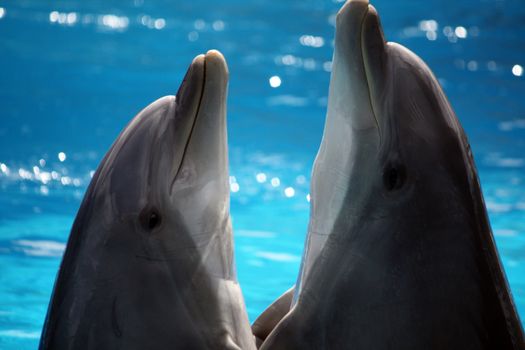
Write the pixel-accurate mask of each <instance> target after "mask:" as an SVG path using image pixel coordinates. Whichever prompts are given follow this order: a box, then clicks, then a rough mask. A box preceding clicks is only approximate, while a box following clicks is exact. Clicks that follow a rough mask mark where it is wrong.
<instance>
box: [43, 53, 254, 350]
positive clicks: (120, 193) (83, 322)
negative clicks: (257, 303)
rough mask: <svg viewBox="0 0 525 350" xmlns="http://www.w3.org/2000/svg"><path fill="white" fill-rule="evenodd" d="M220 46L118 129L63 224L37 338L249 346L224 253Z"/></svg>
mask: <svg viewBox="0 0 525 350" xmlns="http://www.w3.org/2000/svg"><path fill="white" fill-rule="evenodd" d="M227 83H228V69H227V66H226V62H225V60H224V58H223V56H222V55H221V54H220V53H219V52H218V51H209V52H208V53H207V54H206V55H200V56H197V57H196V58H195V59H194V61H193V62H192V64H191V66H190V67H189V69H188V72H187V73H186V77H185V78H184V81H183V83H182V85H181V87H180V88H179V91H178V93H177V96H176V97H175V96H167V97H164V98H161V99H159V100H157V101H155V102H153V103H152V104H151V105H149V106H148V107H146V108H145V109H144V110H143V111H141V112H140V113H139V114H138V115H137V116H136V117H135V118H134V119H133V120H132V121H131V122H130V123H129V125H128V126H127V127H126V128H125V129H124V130H123V131H122V132H121V134H120V135H119V137H118V138H117V140H116V141H115V143H114V144H113V146H112V147H111V149H110V150H109V152H108V153H107V154H106V156H105V158H104V159H103V160H102V162H101V164H100V166H99V168H98V169H97V171H96V173H95V175H94V176H93V179H92V181H91V184H90V185H89V188H88V190H87V192H86V195H85V197H84V200H83V202H82V204H81V207H80V209H79V212H78V215H77V217H76V219H75V222H74V224H73V228H72V230H71V234H70V237H69V241H68V244H67V248H66V251H65V254H64V257H63V260H62V264H61V266H60V270H59V274H58V277H57V280H56V283H55V287H54V291H53V296H52V299H51V303H50V306H49V310H48V314H47V318H46V322H45V325H44V329H43V334H42V338H41V341H40V349H41V350H45V349H254V348H255V343H254V341H253V336H252V334H251V331H250V325H249V322H248V317H247V314H246V308H245V304H244V300H243V297H242V294H241V290H240V287H239V284H238V282H237V280H236V271H235V266H234V260H233V242H232V228H231V220H230V215H229V186H228V156H227V139H226V138H227V136H226V96H227Z"/></svg>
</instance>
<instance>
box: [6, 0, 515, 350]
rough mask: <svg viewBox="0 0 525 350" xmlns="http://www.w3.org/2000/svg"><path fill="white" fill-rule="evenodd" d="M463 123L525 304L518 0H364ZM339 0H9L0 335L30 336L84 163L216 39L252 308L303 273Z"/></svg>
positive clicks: (87, 170)
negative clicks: (224, 65) (435, 81)
mask: <svg viewBox="0 0 525 350" xmlns="http://www.w3.org/2000/svg"><path fill="white" fill-rule="evenodd" d="M372 3H373V5H375V6H376V8H377V9H378V11H379V13H380V15H381V18H382V21H383V25H384V31H385V34H386V36H387V38H388V39H389V40H391V41H396V42H399V43H401V44H403V45H405V46H407V47H409V48H410V49H411V50H413V51H415V52H416V53H417V54H418V55H420V56H421V57H422V58H423V59H424V60H425V61H426V62H427V63H428V65H429V66H430V67H431V69H432V70H433V71H434V73H435V74H436V76H437V77H438V78H439V80H440V82H441V84H442V85H443V87H444V89H445V92H446V93H447V95H448V97H449V99H450V101H451V103H452V105H453V107H454V108H455V110H456V112H457V114H458V116H459V118H460V120H461V122H462V123H463V126H464V128H465V129H466V132H467V134H468V136H469V138H470V142H471V144H472V148H473V150H474V154H475V158H476V161H477V165H478V168H479V174H480V177H481V181H482V185H483V191H484V195H485V199H486V203H487V207H488V211H489V214H490V219H491V222H492V226H493V229H494V233H495V237H496V241H497V245H498V248H499V251H500V253H501V257H502V260H503V264H504V266H505V269H506V273H507V276H508V279H509V281H510V284H511V287H512V291H513V294H514V298H515V301H516V303H517V306H518V308H519V311H520V313H521V314H522V318H523V317H525V316H523V315H525V177H524V174H525V172H524V170H525V152H524V151H525V73H524V72H523V69H524V67H525V27H524V26H523V24H524V23H525V5H524V3H523V1H521V0H497V1H496V0H484V1H480V0H457V1H453V2H443V1H437V0H427V1H391V0H376V1H373V2H372ZM341 5H342V3H341V1H329V0H325V1H319V0H315V1H314V0H300V1H298V0H297V1H292V0H288V1H272V2H269V1H263V0H243V1H240V0H222V1H211V0H208V1H205V0H192V1H181V0H179V1H148V0H125V1H124V0H121V1H116V0H104V1H101V0H97V1H79V0H72V1H42V0H19V1H0V348H2V349H17V350H19V349H35V348H36V346H37V344H38V339H39V336H40V330H41V327H42V324H43V320H44V316H45V312H46V309H47V304H48V301H49V297H50V293H51V289H52V286H53V282H54V278H55V275H56V272H57V268H58V265H59V262H60V257H61V254H62V252H63V249H64V246H65V242H66V240H67V237H68V233H69V229H70V226H71V224H72V221H73V219H74V216H75V214H76V211H77V209H78V206H79V203H80V200H81V199H82V196H83V192H84V190H85V188H86V186H87V184H88V183H89V181H90V174H91V173H92V171H93V170H94V169H96V167H97V164H98V162H99V161H100V159H101V158H102V157H103V155H104V153H105V151H106V150H107V149H108V147H109V146H110V144H111V143H112V142H113V140H114V139H115V137H116V136H117V135H118V133H119V131H120V130H121V129H122V128H123V127H124V126H125V125H126V123H127V122H128V121H129V120H130V118H132V117H133V116H134V115H135V114H136V113H137V112H138V111H139V110H141V109H142V108H143V107H145V106H146V105H147V104H149V103H150V102H152V101H153V100H155V99H157V98H158V97H160V96H163V95H168V94H174V93H176V91H177V88H178V86H179V83H180V81H181V79H182V77H183V74H184V73H185V71H186V68H187V66H188V64H189V63H190V62H191V60H192V58H193V57H194V56H196V55H197V54H199V53H203V52H206V51H207V50H208V49H211V48H216V49H219V50H221V51H222V52H223V54H224V55H225V57H226V59H227V60H228V64H229V68H230V75H231V80H230V90H229V92H230V94H229V99H228V124H229V125H228V126H229V143H230V163H231V164H230V168H231V189H232V197H231V208H232V216H233V223H234V229H235V235H236V255H237V264H238V273H239V280H240V282H241V285H242V288H243V291H244V295H245V298H246V303H247V307H248V312H249V316H250V320H252V321H253V320H254V318H255V317H256V316H257V315H258V314H259V312H261V311H262V310H263V309H264V308H265V307H266V306H267V305H268V304H269V303H270V302H271V301H272V300H273V299H274V298H275V297H277V296H278V295H279V294H281V293H282V292H283V291H284V290H285V289H287V288H289V287H290V286H291V285H292V284H293V283H294V282H295V279H296V275H297V271H298V268H299V263H300V258H301V254H302V249H303V241H304V237H305V232H306V226H307V222H308V211H309V203H308V200H307V195H308V191H309V179H310V169H311V165H312V162H313V159H314V157H315V154H316V152H317V148H318V146H319V142H320V139H321V135H322V130H323V125H324V117H325V109H326V103H327V92H328V83H329V78H330V60H331V57H332V49H333V47H332V41H333V35H334V19H335V17H334V16H335V13H336V12H337V10H338V8H339V7H340V6H341Z"/></svg>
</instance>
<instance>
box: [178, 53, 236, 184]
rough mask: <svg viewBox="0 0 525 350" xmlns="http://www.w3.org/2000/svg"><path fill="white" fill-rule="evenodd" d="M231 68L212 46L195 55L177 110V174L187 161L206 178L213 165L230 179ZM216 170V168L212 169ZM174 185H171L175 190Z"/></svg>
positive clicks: (179, 92) (179, 95)
mask: <svg viewBox="0 0 525 350" xmlns="http://www.w3.org/2000/svg"><path fill="white" fill-rule="evenodd" d="M227 84H228V68H227V65H226V61H225V59H224V57H223V56H222V54H221V53H220V52H218V51H216V50H210V51H208V52H207V53H206V54H205V55H199V56H197V57H195V59H194V60H193V62H192V63H191V65H190V67H189V68H188V71H187V73H186V76H185V77H184V80H183V82H182V84H181V86H180V88H179V91H178V92H177V96H176V103H177V104H176V108H175V111H174V118H175V120H174V126H175V127H174V130H175V133H176V135H175V138H174V139H175V140H176V144H175V149H176V150H177V151H176V153H175V159H173V164H174V165H175V175H174V179H173V182H172V186H171V187H173V184H174V182H175V181H176V179H177V178H178V177H179V175H180V174H179V172H180V171H181V169H182V167H183V162H189V163H191V165H192V166H191V168H192V169H193V172H194V173H195V174H198V176H199V177H201V178H202V176H203V175H205V174H208V173H210V171H211V170H212V169H214V172H215V173H216V174H217V171H220V172H221V173H224V174H222V176H221V178H222V177H224V178H225V179H226V180H225V181H227V177H228V174H227V170H228V166H227V164H228V158H227V137H226V96H227ZM211 172H212V173H213V171H211ZM171 190H172V189H170V191H171Z"/></svg>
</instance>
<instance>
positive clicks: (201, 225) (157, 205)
mask: <svg viewBox="0 0 525 350" xmlns="http://www.w3.org/2000/svg"><path fill="white" fill-rule="evenodd" d="M227 81H228V70H227V66H226V63H225V61H224V58H223V57H222V55H221V54H220V53H219V52H217V51H210V52H208V53H207V54H206V55H200V56H197V57H196V58H195V59H194V60H193V62H192V64H191V65H190V67H189V69H188V71H187V73H186V76H185V78H184V81H183V82H182V84H181V86H180V88H179V91H178V93H177V95H176V96H167V97H164V98H161V99H159V100H157V101H156V102H154V103H152V104H151V105H149V106H148V107H146V108H145V109H144V110H143V111H141V112H140V113H139V114H138V115H137V116H136V117H135V118H134V119H133V120H132V121H131V122H130V124H129V125H128V126H127V127H126V128H125V129H124V131H123V132H122V133H121V135H120V136H119V137H118V139H117V141H116V142H115V143H114V145H113V146H112V148H111V150H110V151H109V152H108V154H107V155H106V158H105V159H104V161H103V162H102V165H101V166H100V170H99V174H97V175H95V177H96V178H95V179H94V181H93V188H92V189H91V190H90V193H93V194H94V195H95V197H96V198H97V199H98V200H96V201H95V202H98V201H102V202H103V203H104V207H105V209H104V210H103V211H102V212H101V214H102V215H103V218H100V219H99V220H97V221H98V222H103V223H105V225H113V226H121V227H122V229H123V230H126V231H128V232H133V234H128V235H127V236H126V237H125V238H124V237H122V238H123V239H128V240H133V239H135V240H138V241H139V242H141V245H142V249H140V250H141V251H136V252H135V253H136V254H137V256H139V257H143V258H144V259H153V260H155V259H161V260H162V259H168V260H169V259H171V258H174V257H176V258H177V259H182V258H183V256H184V255H185V254H188V253H187V251H188V250H187V249H184V248H185V247H186V248H188V247H192V248H193V250H195V249H196V250H195V251H196V252H198V253H199V255H200V256H201V258H203V259H204V260H203V263H205V264H206V261H205V259H206V258H210V259H211V258H212V257H213V254H208V255H206V254H205V253H206V252H204V251H201V250H200V248H202V247H206V246H208V244H210V241H211V240H214V239H219V240H222V237H221V236H220V235H219V234H220V233H222V235H225V236H226V237H227V238H230V237H229V234H230V233H231V232H230V221H229V186H228V156H227V136H226V95H227ZM90 202H92V201H91V200H90ZM121 231H122V230H121V229H119V228H118V227H113V228H112V230H109V231H107V232H108V233H107V235H108V236H111V235H112V234H113V232H117V233H119V232H121ZM180 232H183V234H181V233H180ZM105 239H110V240H111V239H112V238H111V237H106V238H105ZM115 239H116V238H115ZM139 246H140V245H139ZM208 249H209V248H208ZM189 251H192V249H190V250H189ZM208 253H209V252H208ZM207 265H208V267H209V269H212V270H213V271H211V272H212V273H215V274H217V277H227V278H230V277H232V276H231V273H232V271H231V261H229V262H227V261H213V262H212V261H209V262H208V264H207Z"/></svg>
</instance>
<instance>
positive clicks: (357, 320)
mask: <svg viewBox="0 0 525 350" xmlns="http://www.w3.org/2000/svg"><path fill="white" fill-rule="evenodd" d="M334 50H335V52H334V59H333V68H332V75H331V82H330V89H329V101H328V109H327V117H326V125H325V130H324V134H323V139H322V143H321V146H320V150H319V152H318V155H317V158H316V160H315V165H314V169H313V176H312V183H311V195H312V197H311V198H312V199H311V217H310V223H309V231H308V235H307V239H306V244H305V251H304V254H303V261H302V267H301V271H300V274H299V277H298V281H297V283H296V288H295V295H294V301H293V302H292V305H291V309H290V311H289V312H288V313H287V314H285V316H284V317H283V318H282V320H281V321H280V322H279V323H278V324H277V325H276V327H275V328H274V329H273V330H272V331H271V333H270V334H269V336H268V337H267V338H266V340H265V341H264V343H263V344H262V347H261V349H263V350H267V349H272V350H280V349H287V350H293V349H525V343H524V337H523V329H522V326H521V322H520V320H519V317H518V314H517V312H516V308H515V306H514V302H513V299H512V296H511V293H510V289H509V286H508V283H507V281H506V277H505V274H504V271H503V268H502V265H501V262H500V259H499V256H498V252H497V250H496V247H495V243H494V238H493V235H492V232H491V228H490V224H489V220H488V216H487V212H486V208H485V205H484V200H483V196H482V193H481V190H480V184H479V180H478V175H477V171H476V167H475V165H474V160H473V156H472V152H471V149H470V146H469V143H468V141H467V138H466V136H465V133H464V131H463V129H462V127H461V125H460V123H459V121H458V119H457V117H456V116H455V114H454V112H453V110H452V108H451V106H450V104H449V102H448V101H447V98H446V96H445V94H444V93H443V91H442V89H441V87H440V85H439V83H438V82H437V80H436V78H435V77H434V75H433V74H432V72H431V71H430V69H429V68H428V67H427V66H426V65H425V63H424V62H423V61H422V60H421V59H420V58H419V57H417V56H416V55H415V54H414V53H412V52H411V51H409V50H407V49H406V48H404V47H403V46H401V45H398V44H395V43H390V42H386V41H385V39H384V36H383V32H382V28H381V25H380V21H379V16H378V14H377V11H376V10H375V9H374V7H373V6H371V5H369V3H368V1H367V0H351V1H348V2H347V3H346V4H344V5H343V7H342V9H341V10H340V11H339V13H338V15H337V19H336V35H335V49H334ZM280 313H281V314H282V311H281V312H280Z"/></svg>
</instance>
